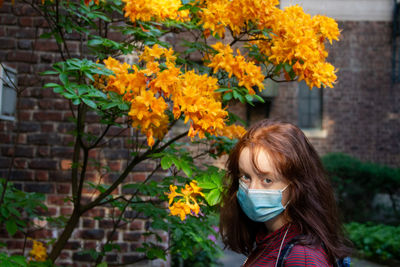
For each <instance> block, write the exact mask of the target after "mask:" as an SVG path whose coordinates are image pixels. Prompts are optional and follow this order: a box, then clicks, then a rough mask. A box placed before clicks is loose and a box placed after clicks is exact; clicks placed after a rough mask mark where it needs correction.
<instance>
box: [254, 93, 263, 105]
mask: <svg viewBox="0 0 400 267" xmlns="http://www.w3.org/2000/svg"><path fill="white" fill-rule="evenodd" d="M253 97H254V98H255V99H257V100H258V101H260V102H261V103H265V101H264V99H263V98H262V97H261V96H259V95H253Z"/></svg>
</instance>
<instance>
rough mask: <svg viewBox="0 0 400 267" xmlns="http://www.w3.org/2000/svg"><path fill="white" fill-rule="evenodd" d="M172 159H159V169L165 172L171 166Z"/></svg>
mask: <svg viewBox="0 0 400 267" xmlns="http://www.w3.org/2000/svg"><path fill="white" fill-rule="evenodd" d="M172 163H173V161H172V159H171V158H170V157H169V156H164V157H163V158H162V159H161V168H163V170H167V169H169V168H170V167H171V166H172Z"/></svg>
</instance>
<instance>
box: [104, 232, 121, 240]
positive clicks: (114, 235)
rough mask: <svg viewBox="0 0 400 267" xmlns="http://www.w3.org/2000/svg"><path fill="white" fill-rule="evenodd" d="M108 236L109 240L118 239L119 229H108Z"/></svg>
mask: <svg viewBox="0 0 400 267" xmlns="http://www.w3.org/2000/svg"><path fill="white" fill-rule="evenodd" d="M106 237H107V239H109V240H112V241H117V240H118V231H115V232H114V233H113V232H112V231H107V233H106Z"/></svg>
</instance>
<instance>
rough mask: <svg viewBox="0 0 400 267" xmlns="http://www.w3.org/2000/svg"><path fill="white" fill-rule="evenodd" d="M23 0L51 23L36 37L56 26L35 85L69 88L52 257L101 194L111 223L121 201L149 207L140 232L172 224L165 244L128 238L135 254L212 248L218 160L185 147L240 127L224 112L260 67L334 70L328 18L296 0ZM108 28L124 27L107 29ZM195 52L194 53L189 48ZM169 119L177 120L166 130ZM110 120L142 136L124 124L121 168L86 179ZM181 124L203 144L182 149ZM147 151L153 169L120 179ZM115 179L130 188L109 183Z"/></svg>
mask: <svg viewBox="0 0 400 267" xmlns="http://www.w3.org/2000/svg"><path fill="white" fill-rule="evenodd" d="M22 2H25V1H22ZM26 2H27V3H29V4H31V5H32V6H33V7H34V8H35V9H36V10H38V12H39V13H40V14H41V15H42V16H44V17H45V18H46V20H47V22H48V24H49V27H50V31H49V32H47V33H45V34H44V35H43V36H42V38H54V39H55V40H56V41H57V43H58V44H59V53H60V56H61V58H62V61H60V62H58V63H55V64H54V65H53V69H52V70H49V71H46V72H45V73H44V74H46V75H56V76H57V77H59V82H57V83H48V84H46V85H45V87H46V88H53V90H54V92H56V93H57V94H59V95H61V96H63V97H64V98H65V99H67V101H69V102H70V104H71V112H72V113H73V114H74V115H75V116H74V119H73V121H74V123H75V131H74V137H75V141H74V153H73V158H72V165H71V179H70V180H71V187H72V195H71V198H70V199H71V202H72V203H73V206H74V210H73V213H72V215H71V216H70V217H69V218H68V220H67V221H66V222H65V224H63V231H62V234H61V235H60V236H59V237H57V239H56V241H55V243H54V244H53V245H52V246H51V249H50V252H49V255H48V258H49V260H50V261H51V262H54V261H55V260H56V259H57V258H58V256H59V255H60V253H61V251H62V250H63V249H64V247H65V245H66V244H67V242H68V240H69V238H70V237H71V234H72V232H73V230H74V229H75V228H76V227H77V225H78V222H79V219H80V217H81V216H82V215H83V214H84V213H85V212H87V211H89V210H91V209H93V208H95V207H98V206H103V205H110V206H111V207H113V208H115V209H118V210H119V215H118V216H117V217H116V218H113V221H114V222H116V223H115V225H114V230H115V231H116V230H117V229H118V225H119V223H120V222H121V221H122V220H126V219H124V216H123V215H124V213H125V212H126V211H127V210H128V209H131V210H134V211H136V212H137V213H140V214H142V215H143V216H144V217H146V218H148V219H149V223H150V227H149V229H148V230H147V232H146V235H147V236H154V237H155V239H156V240H158V242H161V237H160V235H159V234H158V232H157V231H158V230H162V231H165V232H169V233H170V234H171V235H170V238H171V240H172V242H173V245H172V246H171V247H169V248H166V249H165V248H162V247H160V245H159V243H157V242H150V241H148V242H143V244H142V246H141V247H139V248H138V249H137V251H138V252H142V253H143V255H145V256H144V257H143V258H141V259H143V260H145V259H154V258H161V259H165V258H166V253H172V254H179V255H182V257H183V258H184V259H187V258H192V259H194V258H195V257H194V255H193V253H194V251H206V252H207V253H209V255H214V254H215V253H216V252H217V251H218V249H217V248H216V245H215V243H214V241H213V239H212V238H209V237H210V236H215V234H216V233H215V230H214V229H213V226H214V225H215V221H214V220H213V219H212V218H213V217H215V214H216V209H215V205H217V204H218V202H219V200H220V195H221V192H222V191H223V187H222V183H221V181H222V177H223V175H224V172H223V171H221V170H219V169H218V168H215V167H210V166H208V167H207V166H206V167H207V168H206V169H205V170H204V166H201V164H199V163H198V161H195V160H194V159H196V158H197V157H201V156H204V155H208V156H211V157H214V158H215V157H218V156H220V155H222V154H224V153H227V152H228V151H229V150H230V149H231V147H232V145H234V143H235V139H236V138H238V137H240V136H242V135H243V134H244V132H245V129H244V128H243V126H241V125H240V124H238V123H237V119H236V116H234V115H233V114H231V113H230V112H229V109H228V108H229V105H230V103H232V102H234V101H240V102H242V103H249V104H252V101H253V100H254V99H258V100H260V101H263V100H262V98H261V97H260V96H258V95H257V92H259V91H262V90H268V88H265V86H264V80H265V79H272V80H275V81H278V80H279V81H294V80H305V81H306V82H307V84H308V85H309V86H310V87H313V86H317V87H325V86H329V87H332V86H333V84H334V82H335V80H336V75H335V69H334V67H333V66H332V65H331V64H329V63H327V62H326V57H327V52H326V50H325V46H324V45H325V41H326V40H329V41H330V42H332V40H338V36H339V30H338V28H337V24H336V22H335V21H334V20H332V19H330V18H326V17H323V16H314V17H311V16H310V15H308V14H305V13H304V12H303V10H302V9H301V7H299V6H294V7H289V8H286V9H284V10H281V9H279V8H278V7H277V5H278V1H277V0H262V1H250V0H208V1H207V0H191V1H186V0H185V1H180V0H151V1H147V0H146V1H142V0H140V1H137V0H122V1H121V0H114V1H111V0H97V1H96V0H95V1H90V0H85V1H63V0H59V1H52V0H39V1H26ZM110 31H114V33H115V32H117V33H120V35H121V36H123V37H124V38H125V39H123V40H122V41H116V40H111V39H110V38H109V35H108V33H109V32H110ZM71 33H74V34H76V35H78V36H79V37H80V38H78V39H79V40H80V42H81V43H80V46H81V48H83V47H85V48H88V50H89V51H90V53H89V55H88V54H83V52H82V51H85V50H84V49H81V54H80V55H79V57H75V58H74V57H72V55H71V53H70V51H69V50H68V45H69V44H68V38H67V36H68V35H69V34H71ZM182 33H189V34H190V35H191V36H192V37H193V38H192V41H188V40H185V41H183V45H184V46H185V47H186V50H185V51H183V52H181V53H177V52H175V50H174V49H175V48H174V47H173V46H172V45H171V44H170V43H168V42H167V41H165V40H167V39H165V38H164V37H165V36H167V35H175V37H177V36H179V35H178V34H182ZM211 36H213V37H214V38H210V37H211ZM215 39H216V41H215ZM213 40H214V41H213ZM234 45H239V49H234ZM234 50H236V51H234ZM196 53H197V54H198V55H201V58H202V59H201V60H200V61H199V60H197V61H193V60H191V57H190V55H192V54H196ZM122 54H125V55H128V54H134V55H136V56H138V59H139V60H138V61H135V62H133V63H129V64H128V63H127V62H123V58H121V57H119V56H120V55H122ZM92 59H94V60H92ZM89 112H92V113H93V112H95V113H96V114H97V116H98V117H99V122H101V123H102V124H103V125H104V126H105V127H104V129H105V130H104V132H103V133H101V134H100V135H98V134H97V135H95V134H93V133H91V132H90V130H89V129H88V127H87V125H88V124H89V123H88V122H87V120H86V115H87V114H88V113H89ZM178 121H181V123H180V124H181V125H184V126H179V127H180V128H178V130H176V131H175V130H172V129H173V128H174V127H176V125H178V124H179V123H177V122H178ZM112 126H117V127H123V128H133V129H134V130H135V131H136V132H140V133H142V134H143V135H144V136H146V139H145V142H146V143H143V142H141V139H140V136H139V135H138V134H137V135H136V134H135V135H132V136H129V137H128V138H129V140H130V143H129V144H130V145H129V146H130V148H131V151H132V153H131V154H130V157H129V158H127V159H126V160H127V165H126V168H125V169H124V170H123V171H122V172H121V173H120V174H118V177H117V178H116V179H114V180H113V181H112V182H111V183H108V184H102V183H101V182H98V183H97V184H95V183H93V182H91V181H88V179H89V178H88V177H87V172H86V171H87V170H88V167H89V162H91V161H94V162H96V164H97V165H99V166H100V167H104V168H105V169H106V166H103V165H102V163H101V162H97V161H96V159H94V158H92V157H91V154H90V153H89V152H90V151H92V150H94V149H101V146H100V145H101V144H103V143H102V142H107V141H104V139H107V137H106V135H107V132H108V131H109V129H110V128H111V127H112ZM182 128H184V129H183V130H182ZM179 130H181V132H180V133H179ZM177 132H178V133H177ZM186 136H187V137H189V138H190V141H191V142H193V143H195V144H196V143H197V144H202V145H203V146H202V148H204V150H203V151H201V152H200V153H199V154H198V155H195V154H193V153H190V152H189V151H190V150H188V149H187V147H188V146H187V145H186V141H185V142H179V140H181V139H182V138H184V137H186ZM127 143H128V142H127ZM149 159H151V160H154V161H155V162H156V163H158V164H157V167H156V168H155V170H154V171H153V172H152V173H151V174H150V175H148V177H146V179H145V180H144V181H143V182H141V183H128V182H126V177H127V176H128V175H129V173H130V172H131V171H132V170H133V169H134V167H135V166H137V165H138V164H139V163H141V162H143V161H145V160H149ZM160 168H162V169H164V170H165V171H167V173H168V174H166V175H165V177H163V178H162V179H161V181H157V182H156V181H155V180H153V174H154V173H155V172H156V171H157V170H158V169H160ZM119 186H121V187H122V189H130V190H133V191H132V192H133V193H131V194H128V195H116V194H115V191H114V190H115V189H117V188H118V187H119ZM85 187H89V188H91V190H94V192H95V194H94V197H93V198H92V199H90V200H89V201H83V194H84V190H83V189H84V188H85ZM165 201H168V204H169V205H168V210H166V208H165V206H164V204H163V203H164V202H165ZM48 220H49V221H51V218H48ZM194 248H196V249H194ZM115 249H118V248H117V245H115V244H113V240H112V239H110V238H108V239H107V241H106V242H105V243H104V244H102V246H101V248H99V249H96V250H91V251H87V252H86V253H88V254H90V255H91V256H92V258H93V261H94V262H95V263H96V264H100V263H101V262H102V261H103V258H104V256H105V255H106V253H107V252H110V251H112V250H115ZM31 254H32V256H33V257H34V258H35V259H37V260H43V259H45V255H46V253H45V248H44V247H43V246H41V245H40V244H39V243H34V248H33V250H32V252H31Z"/></svg>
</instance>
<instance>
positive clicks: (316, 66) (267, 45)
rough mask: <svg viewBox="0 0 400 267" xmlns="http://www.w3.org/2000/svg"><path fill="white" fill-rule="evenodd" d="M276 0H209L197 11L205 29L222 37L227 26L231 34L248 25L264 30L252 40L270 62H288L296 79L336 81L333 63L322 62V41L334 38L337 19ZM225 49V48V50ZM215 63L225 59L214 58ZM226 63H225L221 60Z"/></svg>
mask: <svg viewBox="0 0 400 267" xmlns="http://www.w3.org/2000/svg"><path fill="white" fill-rule="evenodd" d="M278 4H279V1H278V0H261V1H252V0H209V1H205V2H204V4H203V8H202V9H201V12H200V17H201V22H200V23H201V24H202V26H203V28H204V29H205V31H210V30H211V31H213V34H214V35H215V34H218V35H219V36H221V37H223V36H224V34H225V29H226V28H227V27H228V28H230V30H231V31H232V33H233V35H234V36H238V35H239V34H240V33H243V32H246V30H248V29H249V25H256V26H257V27H258V29H259V30H268V31H270V32H271V34H270V36H264V35H259V36H256V38H255V41H252V43H253V44H256V45H257V46H258V47H259V48H260V50H261V51H262V52H263V53H264V54H265V55H267V56H268V57H269V60H270V61H272V63H273V64H275V65H278V64H281V63H285V62H287V63H289V64H291V65H293V70H294V73H295V74H296V76H298V80H305V81H306V83H307V84H308V85H309V87H310V88H312V87H314V86H317V87H321V86H329V87H332V86H333V83H334V82H335V81H336V75H335V69H334V67H333V66H332V65H331V64H329V63H327V62H326V57H327V55H328V53H327V51H326V49H325V46H324V41H325V40H326V39H328V40H329V42H331V43H332V40H338V36H339V34H340V33H339V29H338V25H337V23H336V22H335V21H334V20H333V19H331V18H328V17H325V16H319V15H318V16H314V17H311V16H310V15H308V14H305V13H304V12H303V9H302V8H301V7H299V6H292V7H288V8H286V9H285V10H281V9H279V8H278V7H276V6H277V5H278ZM227 52H229V51H227ZM218 61H219V62H218V63H216V64H221V63H220V62H226V61H227V59H226V60H224V61H223V60H222V57H221V58H218ZM224 64H226V63H224Z"/></svg>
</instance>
